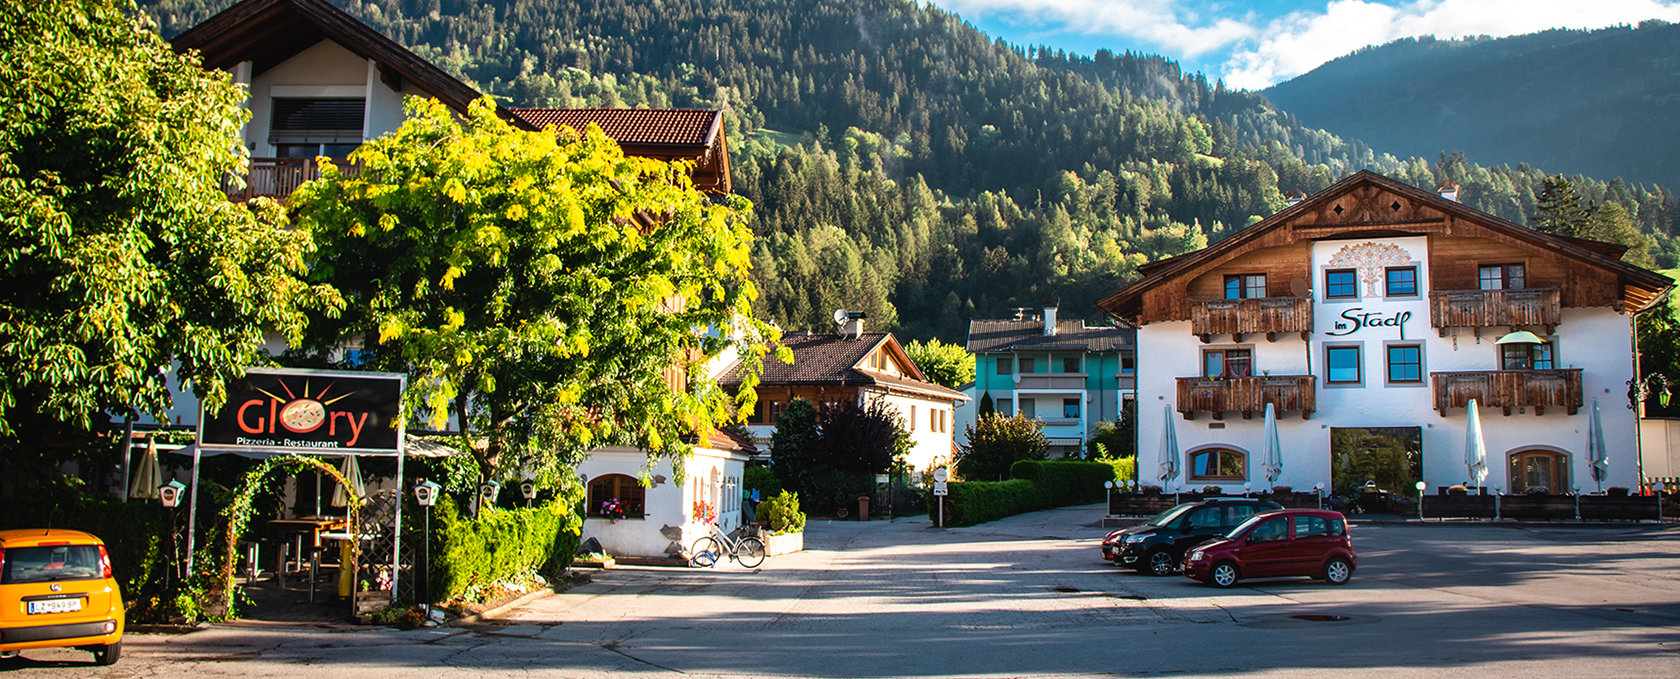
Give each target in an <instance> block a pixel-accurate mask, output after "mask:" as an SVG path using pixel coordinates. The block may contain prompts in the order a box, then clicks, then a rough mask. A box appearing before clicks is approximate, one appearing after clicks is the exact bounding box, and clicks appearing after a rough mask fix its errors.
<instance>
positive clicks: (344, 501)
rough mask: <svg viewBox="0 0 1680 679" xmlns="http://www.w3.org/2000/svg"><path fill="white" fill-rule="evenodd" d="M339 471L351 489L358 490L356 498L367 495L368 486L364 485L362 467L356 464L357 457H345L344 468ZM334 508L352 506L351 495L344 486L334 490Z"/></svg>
mask: <svg viewBox="0 0 1680 679" xmlns="http://www.w3.org/2000/svg"><path fill="white" fill-rule="evenodd" d="M338 471H339V473H340V474H343V475H344V478H345V480H347V481H349V482H350V487H351V488H354V489H356V497H362V496H365V495H367V486H366V485H365V484H363V483H362V467H361V465H359V464H357V463H356V456H355V455H345V456H344V466H341V467H339V468H338ZM332 506H334V507H348V506H350V493H348V492H346V491H345V488H344V486H343V485H339V487H338V488H335V489H333V496H332Z"/></svg>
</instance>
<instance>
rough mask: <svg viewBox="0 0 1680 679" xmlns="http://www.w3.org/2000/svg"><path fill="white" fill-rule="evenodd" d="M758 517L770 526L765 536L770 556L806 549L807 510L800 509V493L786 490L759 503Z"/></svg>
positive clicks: (765, 544) (765, 546) (766, 549)
mask: <svg viewBox="0 0 1680 679" xmlns="http://www.w3.org/2000/svg"><path fill="white" fill-rule="evenodd" d="M757 513H758V519H759V521H761V522H763V524H764V525H765V526H767V527H768V528H769V533H768V534H766V535H765V536H764V548H765V551H767V552H769V553H770V556H775V555H777V554H791V553H793V552H798V551H802V550H804V549H805V512H803V511H800V509H799V494H798V493H790V492H788V491H786V490H784V491H782V492H781V493H778V494H776V495H774V496H772V497H770V498H769V499H767V500H765V501H764V502H761V503H759V505H758V512H757Z"/></svg>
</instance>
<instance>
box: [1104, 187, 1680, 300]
mask: <svg viewBox="0 0 1680 679" xmlns="http://www.w3.org/2000/svg"><path fill="white" fill-rule="evenodd" d="M1404 236H1425V237H1428V238H1429V239H1430V248H1429V251H1430V261H1429V269H1430V289H1431V290H1437V291H1439V290H1455V289H1468V290H1473V289H1476V287H1477V269H1478V267H1479V266H1481V265H1485V264H1501V263H1522V264H1524V265H1525V267H1526V268H1527V270H1528V276H1529V285H1530V287H1556V288H1560V289H1561V290H1562V301H1563V305H1564V306H1572V307H1587V306H1611V307H1616V308H1618V309H1627V310H1634V311H1637V310H1642V309H1645V308H1648V307H1649V306H1650V305H1652V304H1654V303H1656V301H1658V300H1660V299H1662V298H1663V297H1664V296H1665V295H1666V294H1667V291H1668V289H1669V288H1670V287H1672V285H1673V281H1671V280H1669V279H1668V278H1667V277H1666V276H1662V275H1661V274H1657V273H1655V272H1652V271H1648V270H1645V269H1642V268H1639V267H1637V266H1633V265H1631V264H1628V263H1626V262H1623V261H1621V260H1620V258H1619V255H1620V254H1621V252H1622V249H1621V248H1619V247H1617V246H1613V245H1609V244H1602V243H1593V242H1590V241H1583V240H1579V239H1571V238H1563V237H1558V236H1551V235H1548V234H1544V233H1540V232H1538V231H1534V230H1532V229H1529V228H1526V227H1523V226H1520V225H1517V224H1513V223H1511V222H1507V221H1505V220H1502V219H1499V218H1498V217H1494V216H1492V215H1488V214H1486V213H1483V212H1480V211H1477V210H1475V209H1472V208H1470V207H1467V206H1464V205H1462V204H1460V203H1457V202H1454V201H1451V200H1447V199H1445V198H1442V197H1441V196H1439V195H1436V194H1433V193H1430V192H1427V191H1422V190H1419V189H1417V188H1415V187H1412V186H1409V185H1406V184H1403V183H1401V182H1397V181H1395V180H1392V179H1389V178H1387V177H1383V176H1382V175H1378V174H1376V173H1373V172H1370V171H1360V172H1358V173H1356V174H1354V175H1352V176H1350V177H1348V178H1346V179H1343V180H1342V181H1340V182H1337V183H1336V184H1334V185H1332V186H1330V187H1329V188H1327V189H1325V190H1323V191H1321V192H1319V193H1318V194H1317V195H1315V196H1313V197H1311V198H1308V199H1306V200H1304V201H1302V202H1300V203H1297V204H1295V205H1292V206H1290V207H1288V208H1285V209H1283V210H1281V211H1279V212H1278V213H1277V214H1274V215H1272V216H1271V217H1269V218H1267V219H1265V220H1263V221H1261V222H1259V223H1257V224H1255V225H1253V226H1250V227H1248V228H1247V229H1244V230H1242V231H1240V232H1238V233H1236V234H1234V235H1232V236H1231V237H1230V238H1227V239H1225V240H1223V241H1220V242H1219V243H1215V244H1213V245H1211V246H1209V247H1207V248H1205V249H1203V250H1200V251H1197V252H1193V253H1189V254H1186V255H1181V256H1179V257H1174V258H1172V259H1168V260H1163V261H1160V262H1155V263H1152V264H1149V265H1146V266H1145V267H1144V268H1143V272H1144V278H1143V279H1142V280H1139V281H1137V282H1135V283H1133V284H1132V285H1130V286H1127V287H1126V288H1124V289H1122V290H1120V291H1119V292H1116V293H1114V294H1112V295H1109V296H1108V297H1106V298H1104V299H1102V300H1101V301H1099V302H1098V303H1097V306H1098V307H1099V308H1101V309H1103V310H1104V311H1107V312H1108V313H1110V314H1113V315H1115V316H1118V317H1120V318H1123V319H1126V320H1128V321H1130V322H1132V323H1136V324H1140V325H1141V324H1145V323H1150V322H1158V321H1184V320H1190V317H1191V313H1192V308H1193V307H1195V306H1196V305H1197V303H1198V302H1199V301H1207V300H1212V299H1218V298H1219V297H1220V296H1221V295H1222V292H1223V285H1224V276H1226V275H1229V274H1256V273H1263V274H1266V277H1267V278H1266V280H1267V290H1266V294H1267V295H1268V296H1279V297H1284V296H1293V297H1302V296H1305V295H1306V291H1307V290H1308V289H1309V288H1314V287H1317V286H1316V285H1314V280H1313V277H1314V276H1315V275H1317V272H1315V271H1312V266H1311V261H1312V260H1311V248H1312V244H1313V243H1314V242H1316V241H1321V240H1341V239H1360V238H1393V237H1404Z"/></svg>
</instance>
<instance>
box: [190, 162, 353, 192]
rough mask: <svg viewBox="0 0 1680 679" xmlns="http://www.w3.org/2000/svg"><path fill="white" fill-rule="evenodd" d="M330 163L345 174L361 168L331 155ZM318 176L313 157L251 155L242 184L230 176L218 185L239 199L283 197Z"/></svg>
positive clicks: (318, 169)
mask: <svg viewBox="0 0 1680 679" xmlns="http://www.w3.org/2000/svg"><path fill="white" fill-rule="evenodd" d="M333 164H335V165H337V166H338V168H339V171H340V172H343V173H344V174H347V175H353V174H356V172H358V171H359V170H360V169H361V167H360V166H358V165H352V164H350V161H348V160H342V159H334V160H333ZM320 176H321V167H320V164H319V163H317V162H315V159H314V158H252V159H251V173H250V174H249V175H247V176H246V177H245V186H244V187H243V188H239V187H236V186H235V183H234V182H233V181H231V180H230V181H227V182H224V183H223V186H222V188H223V189H224V190H226V191H227V194H228V198H230V199H232V200H235V201H240V202H244V201H247V200H250V199H252V198H256V197H258V196H265V197H268V198H274V199H276V200H285V199H286V197H287V196H290V195H292V192H293V191H296V190H297V189H298V187H299V186H303V184H304V182H307V181H309V180H312V179H315V178H317V177H320Z"/></svg>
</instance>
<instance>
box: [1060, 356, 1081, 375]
mask: <svg viewBox="0 0 1680 679" xmlns="http://www.w3.org/2000/svg"><path fill="white" fill-rule="evenodd" d="M1062 372H1065V373H1076V372H1079V357H1078V356H1064V357H1062Z"/></svg>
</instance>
